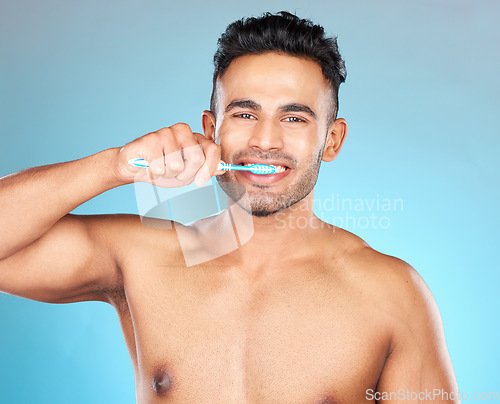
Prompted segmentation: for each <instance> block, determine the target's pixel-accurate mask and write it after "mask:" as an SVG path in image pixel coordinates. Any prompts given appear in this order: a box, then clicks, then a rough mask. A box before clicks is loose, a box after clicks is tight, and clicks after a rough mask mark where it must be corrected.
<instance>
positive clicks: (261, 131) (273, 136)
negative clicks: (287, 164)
mask: <svg viewBox="0 0 500 404" xmlns="http://www.w3.org/2000/svg"><path fill="white" fill-rule="evenodd" d="M280 129H281V128H280V127H275V126H273V125H272V124H271V123H265V122H260V123H259V125H256V126H255V127H254V128H253V131H252V134H251V136H250V139H249V141H248V145H249V147H251V148H256V149H260V150H262V151H268V150H272V149H277V150H280V149H282V148H283V136H282V133H281V130H280Z"/></svg>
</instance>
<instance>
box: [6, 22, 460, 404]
mask: <svg viewBox="0 0 500 404" xmlns="http://www.w3.org/2000/svg"><path fill="white" fill-rule="evenodd" d="M250 48H251V51H250V50H249V49H250ZM215 65H216V66H215V68H216V70H215V74H214V92H213V96H212V102H211V111H212V112H210V111H204V112H203V115H202V124H203V131H204V135H201V134H197V133H193V132H192V131H191V130H190V128H189V126H188V125H186V124H182V123H180V124H176V125H173V126H171V127H169V128H163V129H160V130H158V131H157V132H154V133H149V134H147V135H145V136H142V137H140V138H138V139H136V140H134V141H132V142H130V143H128V144H127V145H125V146H124V147H123V148H119V147H118V148H111V149H107V150H104V151H102V152H99V153H97V154H94V155H92V156H89V157H85V158H82V159H80V160H75V161H70V162H66V163H60V164H54V165H49V166H43V167H36V168H31V169H27V170H23V171H20V172H18V173H15V174H11V175H9V176H6V177H4V178H3V179H1V181H0V191H1V192H0V205H1V206H2V211H1V217H0V225H1V227H2V228H3V229H9V231H8V232H6V231H3V232H2V240H1V243H0V290H2V291H3V292H5V293H9V294H13V295H17V296H21V297H24V298H28V299H33V300H38V301H43V302H50V303H70V302H79V301H89V300H97V301H104V302H108V303H109V304H111V305H113V306H114V308H115V309H116V312H117V313H118V316H119V320H120V324H121V327H122V330H123V335H124V338H125V341H126V344H127V347H128V350H129V352H130V356H131V359H132V364H133V367H134V372H135V381H136V392H137V394H136V398H137V402H138V403H151V404H153V403H172V404H173V403H180V404H185V403H235V404H236V403H237V404H242V403H255V404H266V403H270V404H271V403H272V404H277V403H303V404H320V403H323V404H332V403H337V404H340V403H361V402H372V403H373V402H377V401H380V400H381V399H382V398H386V400H385V401H384V402H390V403H395V402H405V401H406V402H412V403H414V402H439V403H442V402H458V400H455V399H453V397H450V398H449V399H447V397H446V395H445V394H444V393H446V394H450V393H453V392H455V391H457V385H456V382H455V378H454V374H453V370H452V366H451V362H450V359H449V355H448V352H447V348H446V344H445V340H444V335H443V329H442V324H441V320H440V315H439V312H438V309H437V307H436V304H435V302H434V299H433V297H432V295H431V293H430V291H429V289H428V288H427V286H426V285H425V283H424V281H423V280H422V279H421V278H420V276H419V275H418V274H417V272H416V271H415V270H414V269H413V268H412V267H411V266H410V265H408V264H407V263H405V262H403V261H401V260H399V259H397V258H395V257H392V256H389V255H384V254H382V253H379V252H377V251H374V250H373V249H372V248H370V246H368V245H367V244H366V243H365V242H363V240H361V239H360V238H359V237H357V236H355V235H353V234H351V233H349V232H347V231H345V230H342V229H340V228H337V227H335V226H332V225H329V224H326V223H324V222H322V221H320V220H319V219H318V218H317V217H316V216H315V215H314V214H313V209H312V206H313V204H312V200H313V187H314V184H315V182H316V178H317V174H318V169H319V165H320V162H321V161H325V162H329V161H332V160H334V159H335V157H336V156H337V155H338V153H339V151H340V148H341V146H342V143H343V142H344V139H345V136H346V129H347V126H346V121H345V120H344V119H342V118H337V117H336V116H337V110H338V101H337V92H338V86H339V84H340V83H341V82H343V81H344V79H345V69H344V64H343V61H342V59H341V57H340V55H339V54H338V51H337V44H336V40H335V39H326V38H325V36H324V32H323V30H322V29H321V28H320V27H318V26H313V25H312V23H310V22H308V21H305V20H300V19H298V18H297V17H294V16H292V15H290V14H286V13H283V14H279V15H267V16H266V15H265V16H263V17H261V18H259V19H247V20H242V21H240V22H236V23H234V24H232V25H230V26H229V27H228V29H227V30H226V33H225V34H224V35H223V36H222V38H221V40H219V49H218V51H217V53H216V58H215ZM196 145H199V147H194V149H193V150H195V151H196V150H198V152H199V153H197V152H193V153H192V154H191V155H188V156H187V155H184V158H183V157H182V155H181V153H180V149H183V150H187V148H189V147H190V146H196ZM133 157H142V158H144V159H146V160H147V161H150V162H155V163H153V164H151V167H150V168H149V169H144V168H136V167H132V166H130V165H129V164H128V163H127V162H128V160H129V159H130V158H133ZM220 159H222V160H223V161H225V162H228V163H232V164H245V163H249V162H261V163H267V164H274V165H281V166H285V167H286V171H285V172H284V173H281V174H276V175H270V176H262V177H260V176H256V175H250V174H243V173H241V172H226V173H224V174H222V175H219V174H221V172H220V171H217V172H216V168H217V164H218V162H219V160H220ZM158 161H160V164H158ZM138 170H146V171H145V172H147V173H148V175H149V176H150V177H148V178H150V179H151V181H154V180H157V181H160V180H161V179H162V178H170V179H171V180H172V181H177V185H182V184H189V183H191V182H193V181H195V183H196V184H197V185H199V186H201V185H203V184H204V183H206V182H207V180H208V179H209V178H210V177H211V176H212V175H214V174H218V176H217V178H218V180H219V182H220V184H221V185H224V183H226V184H227V183H230V182H234V183H238V184H240V185H241V186H244V187H245V189H246V192H247V194H248V197H249V201H250V203H251V209H252V213H253V216H252V218H253V226H254V229H253V231H254V233H253V235H252V237H251V239H250V240H249V241H247V242H246V243H244V244H243V245H241V247H240V248H238V249H236V250H234V251H231V252H229V253H227V254H225V255H222V256H220V257H218V258H215V259H213V260H210V261H207V262H204V263H201V264H198V265H194V266H190V267H187V266H186V264H185V261H184V258H183V254H182V251H181V247H180V244H179V239H178V237H177V230H176V229H179V228H180V227H179V226H180V225H178V224H176V223H173V226H172V228H171V229H153V228H151V227H147V226H144V225H143V224H142V223H141V220H140V218H139V217H138V216H135V215H74V214H70V213H69V212H70V211H72V210H73V209H74V208H76V207H77V206H79V205H80V204H82V203H84V202H85V201H87V200H89V199H91V198H93V197H95V196H96V195H98V194H100V193H102V192H105V191H106V190H109V189H111V188H113V187H117V186H120V185H123V184H129V183H131V182H133V181H134V177H135V175H136V174H137V173H138ZM278 214H279V215H280V221H279V223H278V220H277V217H278ZM283 223H286V226H283V225H282V224H283ZM298 223H300V224H301V225H300V226H296V225H294V224H298ZM305 223H306V224H307V226H305V225H304V224H305ZM437 391H439V393H440V395H439V396H438V397H436V395H435V393H436V392H437ZM430 392H432V393H433V394H434V395H433V396H430V394H429V393H430ZM383 394H385V395H383Z"/></svg>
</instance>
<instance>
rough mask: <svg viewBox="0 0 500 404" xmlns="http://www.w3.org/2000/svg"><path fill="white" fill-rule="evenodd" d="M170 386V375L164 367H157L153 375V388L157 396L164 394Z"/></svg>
mask: <svg viewBox="0 0 500 404" xmlns="http://www.w3.org/2000/svg"><path fill="white" fill-rule="evenodd" d="M171 388H172V377H171V376H170V374H169V373H168V372H167V371H166V370H165V369H158V370H157V371H156V372H155V375H154V376H153V390H154V391H155V393H156V394H158V395H159V396H164V395H165V394H167V393H168V392H169V391H170V390H171Z"/></svg>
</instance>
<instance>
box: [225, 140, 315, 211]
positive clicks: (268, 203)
mask: <svg viewBox="0 0 500 404" xmlns="http://www.w3.org/2000/svg"><path fill="white" fill-rule="evenodd" d="M322 155H323V148H320V149H319V151H318V152H317V153H315V155H313V156H312V157H311V158H310V160H309V162H307V163H306V164H305V165H306V167H307V168H306V170H305V171H304V172H303V173H302V174H301V176H300V177H299V178H298V179H297V180H296V181H295V182H294V183H293V184H291V185H290V187H289V188H288V189H287V190H286V191H285V192H284V193H281V194H278V193H276V192H273V191H271V190H270V189H272V185H267V184H252V185H250V187H249V189H247V190H246V192H247V194H248V199H247V201H246V203H244V204H240V203H239V201H240V200H241V199H242V196H243V193H244V187H243V186H237V185H240V184H236V177H235V173H234V172H231V171H228V172H226V173H224V174H222V175H219V176H217V181H218V183H219V185H220V186H221V188H222V189H223V190H224V192H225V193H226V194H227V195H228V197H229V198H231V199H232V200H233V201H234V202H236V203H238V204H239V205H240V206H241V207H242V208H243V209H244V210H245V211H247V212H248V213H250V214H252V215H253V216H256V217H267V216H270V215H273V214H275V213H278V212H280V211H282V210H284V209H287V208H289V207H291V206H293V205H295V204H296V203H297V202H300V201H301V200H302V199H304V198H305V197H306V196H307V195H309V194H310V193H311V191H312V190H313V188H314V186H315V185H316V181H317V179H318V173H319V168H320V165H321V157H322ZM268 189H269V190H268Z"/></svg>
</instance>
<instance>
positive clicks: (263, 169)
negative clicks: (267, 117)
mask: <svg viewBox="0 0 500 404" xmlns="http://www.w3.org/2000/svg"><path fill="white" fill-rule="evenodd" d="M128 163H129V164H130V165H131V166H135V167H143V168H146V167H149V163H148V162H147V161H146V160H144V159H141V158H135V159H130V160H129V161H128ZM217 170H222V171H250V172H252V173H254V174H258V175H267V174H275V173H276V167H275V166H269V165H266V164H252V165H251V166H238V165H235V164H227V163H223V162H219V165H218V167H217Z"/></svg>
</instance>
